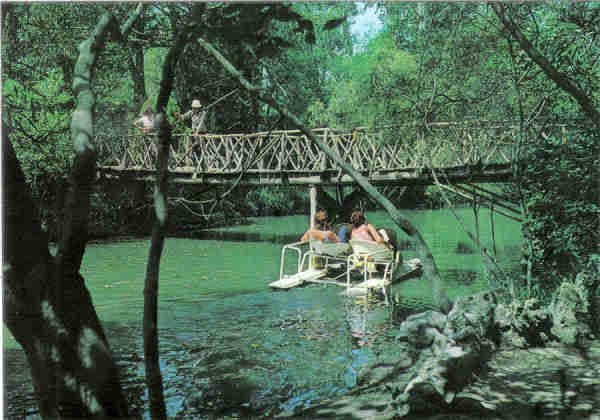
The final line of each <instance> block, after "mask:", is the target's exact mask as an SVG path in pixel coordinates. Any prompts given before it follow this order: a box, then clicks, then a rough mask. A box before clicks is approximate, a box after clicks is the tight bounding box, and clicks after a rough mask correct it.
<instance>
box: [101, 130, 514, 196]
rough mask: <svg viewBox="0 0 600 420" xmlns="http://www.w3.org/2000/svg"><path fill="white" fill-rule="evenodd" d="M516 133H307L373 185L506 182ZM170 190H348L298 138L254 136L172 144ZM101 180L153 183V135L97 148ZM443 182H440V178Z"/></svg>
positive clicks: (327, 162)
mask: <svg viewBox="0 0 600 420" xmlns="http://www.w3.org/2000/svg"><path fill="white" fill-rule="evenodd" d="M515 130H516V127H514V126H504V125H502V126H494V125H490V126H486V127H485V128H482V127H480V126H476V127H473V126H472V125H465V124H451V123H438V124H430V125H428V126H427V127H425V128H422V127H421V128H420V129H418V128H415V127H411V128H410V129H407V128H406V127H386V128H383V129H380V130H377V131H375V130H369V129H364V128H359V129H354V130H352V131H340V130H335V129H331V128H323V129H315V130H313V133H314V135H315V136H317V137H318V138H319V139H320V140H321V141H322V142H323V143H325V144H326V145H327V147H329V148H330V149H331V150H332V151H333V152H335V153H336V154H338V155H339V156H340V157H341V158H342V159H343V160H344V161H345V162H347V163H348V164H350V165H351V166H352V167H353V168H354V169H355V170H357V171H359V172H361V173H362V174H363V175H364V176H366V177H367V178H368V179H369V180H371V182H373V183H375V184H397V185H414V184H421V185H427V184H433V183H434V181H433V178H432V176H431V173H430V171H429V170H427V169H424V168H439V169H437V171H440V172H444V173H445V174H446V177H447V179H446V180H447V182H452V183H457V182H509V181H510V180H511V176H512V174H511V170H510V158H509V157H510V156H511V153H512V147H513V144H514V136H515ZM174 139H175V142H174V143H175V144H173V145H172V146H171V153H170V158H169V172H170V180H171V182H177V183H227V184H228V183H233V182H239V183H241V184H249V185H265V184H326V185H327V184H330V185H333V184H350V183H352V182H353V181H352V179H351V178H350V177H349V176H347V175H345V174H342V173H341V170H340V168H338V167H337V166H336V164H335V163H334V162H333V161H332V160H331V159H330V158H328V157H327V155H326V154H325V153H324V152H323V151H322V150H320V149H319V148H318V147H317V146H316V144H314V143H313V142H312V141H311V140H310V139H309V138H307V137H306V136H305V135H303V134H302V133H301V132H300V131H298V130H290V131H270V132H262V133H253V134H203V135H201V136H199V137H197V138H193V137H192V136H190V135H177V136H174ZM98 144H99V154H100V159H99V162H100V165H99V172H100V174H101V176H104V177H110V178H115V177H128V178H135V179H140V180H151V179H153V176H154V168H155V162H156V146H155V138H154V136H152V135H141V134H138V135H134V136H123V137H122V138H117V139H114V138H113V139H105V140H104V141H100V142H98ZM441 179H444V177H443V176H442V178H441Z"/></svg>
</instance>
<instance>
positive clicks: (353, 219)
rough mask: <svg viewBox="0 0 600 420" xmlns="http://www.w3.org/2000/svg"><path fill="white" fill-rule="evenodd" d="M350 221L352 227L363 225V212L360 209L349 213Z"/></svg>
mask: <svg viewBox="0 0 600 420" xmlns="http://www.w3.org/2000/svg"><path fill="white" fill-rule="evenodd" d="M350 223H352V226H354V227H359V226H360V225H363V224H364V223H365V215H364V214H363V212H362V211H360V210H355V211H353V212H352V214H351V215H350Z"/></svg>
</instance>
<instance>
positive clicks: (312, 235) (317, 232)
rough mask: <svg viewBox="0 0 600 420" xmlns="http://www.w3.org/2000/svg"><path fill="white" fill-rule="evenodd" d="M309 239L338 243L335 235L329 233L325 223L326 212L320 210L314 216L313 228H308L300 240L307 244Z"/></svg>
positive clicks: (327, 225)
mask: <svg viewBox="0 0 600 420" xmlns="http://www.w3.org/2000/svg"><path fill="white" fill-rule="evenodd" d="M311 239H314V240H317V241H325V242H339V241H340V240H339V239H338V237H337V235H336V234H335V233H334V232H332V231H331V229H330V228H329V224H328V222H327V212H326V211H324V210H320V211H318V212H317V213H316V214H315V218H314V227H311V228H309V229H308V230H307V231H306V232H305V233H304V235H302V238H300V240H301V241H302V242H308V241H310V240H311Z"/></svg>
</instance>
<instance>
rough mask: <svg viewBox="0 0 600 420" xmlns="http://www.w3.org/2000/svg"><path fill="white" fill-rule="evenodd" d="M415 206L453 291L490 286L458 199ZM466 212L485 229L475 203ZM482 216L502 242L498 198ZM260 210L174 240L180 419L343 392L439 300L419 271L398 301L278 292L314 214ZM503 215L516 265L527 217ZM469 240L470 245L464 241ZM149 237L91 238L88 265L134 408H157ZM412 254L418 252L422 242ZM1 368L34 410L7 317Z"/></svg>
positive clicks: (334, 289)
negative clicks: (146, 334) (147, 319)
mask: <svg viewBox="0 0 600 420" xmlns="http://www.w3.org/2000/svg"><path fill="white" fill-rule="evenodd" d="M404 214H405V215H406V216H407V217H408V218H409V219H410V220H411V221H412V222H413V223H414V224H415V225H416V226H417V227H418V228H419V230H420V231H421V233H422V234H423V236H424V238H425V240H426V241H427V243H428V245H429V247H430V248H431V251H432V253H433V255H434V257H435V259H436V262H437V265H438V269H439V270H440V273H441V275H442V277H443V279H444V280H445V283H446V288H447V292H448V295H449V296H450V297H451V298H452V297H456V296H460V295H468V294H471V293H474V292H477V291H481V290H485V289H487V288H488V279H487V276H486V275H485V269H484V265H483V263H482V259H481V256H480V255H479V253H478V252H477V250H476V248H475V247H474V245H473V244H472V243H471V242H470V240H469V239H468V236H467V235H466V234H465V233H464V231H463V230H462V227H461V226H460V225H459V224H458V223H457V222H456V219H455V217H454V215H453V214H452V213H451V212H450V211H448V210H425V211H407V212H405V213H404ZM458 214H459V215H460V217H461V218H463V220H464V221H465V223H466V224H467V225H468V226H469V227H470V229H471V230H472V231H473V232H474V227H473V213H472V211H471V210H470V209H461V210H459V211H458ZM479 218H480V235H481V239H482V242H483V243H484V245H485V246H486V247H488V249H490V250H491V249H492V248H493V247H492V244H491V234H490V223H489V222H490V217H489V213H488V212H487V210H485V209H482V210H481V211H480V215H479ZM367 219H368V222H370V223H373V224H375V225H377V226H393V225H392V224H391V222H390V220H389V218H388V216H387V214H385V213H384V212H370V213H368V214H367ZM252 222H253V224H252V225H247V226H236V227H233V228H223V229H215V230H212V231H210V232H207V233H206V234H205V235H204V238H203V239H183V238H167V240H166V243H165V249H164V253H163V259H162V262H161V272H160V290H159V314H158V318H159V340H160V351H161V366H162V372H163V380H164V384H165V395H166V399H167V406H168V413H169V416H170V417H171V418H182V417H185V418H221V417H223V416H225V415H231V416H237V417H242V418H247V417H263V416H266V415H268V414H270V413H276V412H279V411H292V410H294V409H295V408H298V407H306V406H310V405H311V404H313V403H314V402H316V401H318V400H319V399H322V398H326V397H332V396H335V395H336V394H338V393H340V392H343V391H345V390H347V389H349V388H351V387H352V386H354V385H355V383H356V377H357V372H358V370H359V369H360V367H361V366H364V365H366V364H368V363H369V362H371V361H373V360H375V358H376V357H377V355H378V354H381V353H382V352H385V351H389V349H390V348H393V346H394V341H395V338H394V337H395V327H397V325H399V323H400V322H401V321H402V319H404V318H405V317H406V316H407V315H409V314H411V313H415V312H419V311H422V310H424V309H429V308H431V307H432V296H431V287H430V284H429V281H428V279H425V278H422V277H421V278H414V279H410V280H407V281H404V282H402V283H400V284H397V285H394V287H393V290H392V293H393V295H394V296H395V300H396V301H397V302H399V303H398V304H396V305H395V306H394V308H393V309H392V308H391V307H389V306H385V305H383V304H379V303H375V304H371V305H368V306H365V305H361V304H357V303H356V302H354V301H353V300H352V299H351V298H348V297H344V296H342V295H341V294H340V292H341V291H342V288H340V287H338V286H331V285H330V286H325V285H309V286H306V287H302V288H297V289H292V290H289V291H279V292H277V291H271V290H270V289H269V287H268V283H269V282H271V281H274V280H276V279H277V277H278V275H279V260H280V255H281V247H282V245H283V244H285V243H289V242H293V241H296V240H297V239H298V238H299V236H300V235H301V234H302V233H303V231H304V230H305V229H306V226H307V223H308V218H307V216H288V217H267V218H257V219H253V220H252ZM494 226H495V239H496V250H497V257H498V261H499V265H500V266H501V267H502V268H503V269H504V270H505V271H506V272H508V273H509V274H511V275H513V276H517V275H518V273H519V269H520V268H519V259H520V255H519V250H520V243H521V234H520V226H519V224H518V223H517V222H514V221H512V220H509V219H506V218H504V217H502V216H498V215H497V216H495V218H494ZM397 231H398V238H399V240H400V241H405V240H406V239H407V238H406V236H405V235H404V234H403V233H402V232H401V231H400V230H399V229H397ZM465 244H466V247H467V248H471V249H472V250H473V252H472V253H468V252H467V253H465V252H463V251H460V252H459V251H458V250H459V249H460V248H464V246H463V245H465ZM148 249H149V240H148V239H139V240H130V241H120V242H112V243H94V244H90V245H89V246H88V248H87V250H86V254H85V258H84V261H83V267H82V275H83V276H84V278H85V279H86V284H87V286H88V288H89V290H90V293H91V295H92V297H93V301H94V304H95V306H96V310H97V312H98V315H99V317H100V319H101V321H102V322H103V325H104V327H105V330H106V333H107V336H108V337H109V342H110V345H111V348H112V350H113V353H114V356H115V359H116V360H117V362H118V364H119V366H120V367H121V371H122V382H123V385H124V388H125V392H126V393H127V397H128V399H129V401H130V405H131V407H132V409H133V411H134V413H133V414H135V415H136V417H141V418H148V414H147V412H146V410H147V406H148V404H147V395H146V391H145V386H144V379H143V378H144V368H143V359H142V356H143V350H142V349H143V345H142V344H143V343H142V317H143V283H144V273H145V267H146V260H147V256H148ZM403 254H404V257H405V258H412V257H414V256H415V252H414V248H413V247H411V246H408V247H407V248H406V249H405V250H404V251H403ZM291 263H292V262H291V261H290V262H289V264H291ZM4 369H5V394H4V395H5V400H4V405H5V408H4V414H5V417H7V418H28V419H35V418H37V415H36V406H35V401H34V398H33V391H32V387H31V382H30V376H29V373H28V368H27V364H26V360H25V357H24V355H23V352H22V351H21V350H20V348H19V346H18V344H17V343H16V342H15V341H14V339H13V338H12V337H11V336H10V333H9V332H8V330H7V329H6V328H5V329H4Z"/></svg>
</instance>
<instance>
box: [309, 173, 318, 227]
mask: <svg viewBox="0 0 600 420" xmlns="http://www.w3.org/2000/svg"><path fill="white" fill-rule="evenodd" d="M308 192H309V194H308V195H309V197H310V227H311V228H314V227H315V214H317V186H316V185H314V184H311V185H310V187H309V188H308Z"/></svg>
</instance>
